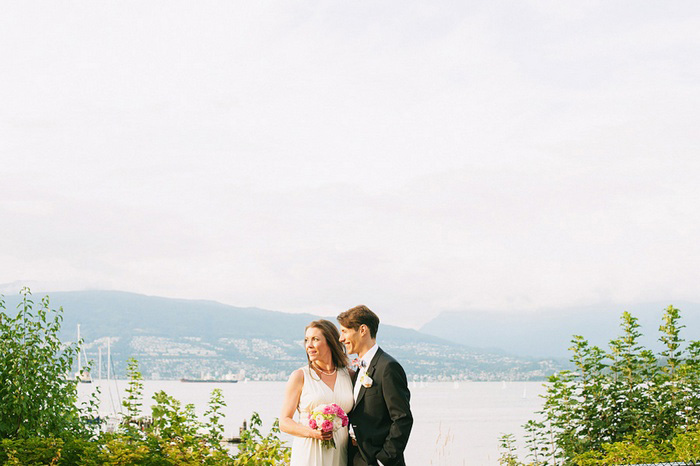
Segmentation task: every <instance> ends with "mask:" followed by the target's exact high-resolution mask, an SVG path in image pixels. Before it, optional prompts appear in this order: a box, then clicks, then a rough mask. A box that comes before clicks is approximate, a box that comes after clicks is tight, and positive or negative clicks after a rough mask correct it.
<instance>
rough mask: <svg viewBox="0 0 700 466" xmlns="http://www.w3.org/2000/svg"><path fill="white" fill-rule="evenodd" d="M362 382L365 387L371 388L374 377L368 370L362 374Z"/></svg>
mask: <svg viewBox="0 0 700 466" xmlns="http://www.w3.org/2000/svg"><path fill="white" fill-rule="evenodd" d="M360 383H361V384H362V386H363V387H365V388H369V387H371V386H372V378H371V377H370V376H369V375H367V372H365V373H363V374H362V375H360Z"/></svg>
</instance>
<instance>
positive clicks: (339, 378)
mask: <svg viewBox="0 0 700 466" xmlns="http://www.w3.org/2000/svg"><path fill="white" fill-rule="evenodd" d="M304 347H305V349H306V357H307V360H308V361H309V363H308V365H306V366H303V367H301V368H300V369H297V370H295V371H294V372H292V375H290V376H289V381H288V382H287V388H286V389H285V395H284V401H283V403H282V413H281V414H280V430H282V431H283V432H286V433H288V434H291V435H293V436H294V441H293V443H292V459H291V462H290V463H289V464H290V466H346V465H347V462H348V458H347V448H348V428H347V427H341V428H339V429H338V430H337V431H335V432H323V433H322V432H321V431H319V430H315V429H312V428H311V427H309V426H308V416H309V413H310V412H311V411H312V410H313V409H314V408H315V407H316V406H318V405H321V404H328V403H335V404H337V405H338V406H340V407H341V408H342V409H343V411H345V412H346V413H348V412H350V410H351V409H352V405H353V401H354V397H353V387H352V381H351V378H350V373H349V371H348V368H347V365H348V357H347V355H346V354H345V347H344V346H343V345H342V344H341V343H340V333H339V332H338V329H337V328H336V326H335V325H334V324H333V323H332V322H330V321H327V320H315V321H313V322H311V323H310V324H309V325H307V326H306V333H305V337H304ZM295 412H298V417H297V420H296V421H295V420H294V413H295ZM331 438H333V440H334V441H335V445H336V448H332V447H331V448H326V447H323V446H321V440H330V439H331Z"/></svg>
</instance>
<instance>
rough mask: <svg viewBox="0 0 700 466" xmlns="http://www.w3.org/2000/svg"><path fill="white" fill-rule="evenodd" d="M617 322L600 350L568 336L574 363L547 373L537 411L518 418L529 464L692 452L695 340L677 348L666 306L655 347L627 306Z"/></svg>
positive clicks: (698, 367)
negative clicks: (645, 343) (617, 331)
mask: <svg viewBox="0 0 700 466" xmlns="http://www.w3.org/2000/svg"><path fill="white" fill-rule="evenodd" d="M621 328H622V335H621V336H620V337H619V338H616V339H614V340H612V341H610V343H609V346H608V350H607V351H605V350H603V349H601V348H599V347H597V346H591V345H590V344H589V343H588V341H586V340H585V339H584V338H583V337H582V336H574V337H573V340H572V347H571V348H570V350H571V351H572V353H573V356H572V358H571V362H572V363H573V364H574V366H575V369H574V370H570V371H569V370H567V371H561V372H559V373H558V374H555V375H553V376H552V377H550V379H549V384H548V385H547V394H546V395H545V396H544V399H545V402H544V406H543V409H542V411H540V412H539V414H540V416H541V419H539V420H537V421H535V420H533V421H530V422H528V423H527V424H526V425H525V426H524V427H525V429H526V431H527V435H526V437H527V439H528V442H527V443H528V450H529V457H530V458H531V459H533V460H534V463H532V464H537V465H558V464H581V465H584V464H586V465H587V464H621V463H635V462H639V463H648V462H653V461H662V460H664V461H671V460H677V459H680V458H681V457H682V458H697V457H700V455H699V454H698V449H699V448H700V447H697V445H698V442H697V440H698V434H697V432H698V431H697V427H696V426H699V425H700V396H699V394H700V342H697V341H695V342H690V344H688V345H687V347H685V348H684V346H683V343H684V340H683V339H681V337H680V331H681V329H682V328H683V326H682V325H680V311H679V310H678V309H676V308H674V307H673V306H669V307H668V308H667V309H666V310H665V312H664V314H663V318H662V324H661V326H660V327H659V331H660V332H661V335H660V338H659V341H661V342H662V343H663V345H664V346H663V348H664V349H663V350H662V351H661V352H660V353H659V354H658V355H655V354H654V353H653V352H652V351H650V350H648V349H645V348H643V347H642V346H641V345H640V344H639V337H640V336H641V333H640V332H639V324H638V322H637V319H636V318H635V317H633V316H632V315H631V314H629V313H627V312H625V313H623V314H622V319H621ZM694 442H695V443H694ZM502 464H503V463H502Z"/></svg>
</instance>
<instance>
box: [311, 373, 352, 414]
mask: <svg viewBox="0 0 700 466" xmlns="http://www.w3.org/2000/svg"><path fill="white" fill-rule="evenodd" d="M301 370H302V372H303V373H304V387H303V388H302V390H301V397H300V398H299V407H298V411H299V422H305V421H306V420H308V413H310V412H311V411H312V410H313V409H314V408H315V407H316V406H318V405H322V404H330V403H335V404H337V405H338V406H340V407H341V408H342V409H343V411H345V413H346V414H347V413H349V412H350V410H351V409H352V405H353V403H354V397H353V394H352V380H351V379H350V374H349V373H348V370H347V368H341V369H338V375H337V377H336V379H335V387H333V389H332V390H331V388H330V387H329V386H328V385H326V383H325V382H323V380H321V378H320V377H319V376H318V374H316V372H314V371H313V369H311V368H310V367H309V366H304V367H302V368H301Z"/></svg>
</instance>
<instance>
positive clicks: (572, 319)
mask: <svg viewBox="0 0 700 466" xmlns="http://www.w3.org/2000/svg"><path fill="white" fill-rule="evenodd" d="M671 304H672V305H673V306H674V307H675V308H678V309H679V310H680V311H681V320H680V323H681V325H684V326H685V328H683V329H682V330H681V336H682V337H683V338H684V339H685V340H686V341H689V340H700V304H698V303H693V302H686V301H677V302H673V303H670V302H666V303H664V302H642V303H629V304H625V305H620V304H612V303H608V304H599V305H592V306H584V307H568V308H559V309H544V310H540V311H537V312H521V313H495V312H488V311H481V310H469V311H463V312H445V313H442V314H440V315H439V316H437V317H436V318H434V319H433V320H431V321H430V322H428V323H427V324H425V325H423V326H422V327H421V328H420V331H421V332H422V333H425V334H429V335H434V336H437V337H440V338H444V339H446V340H449V341H453V342H459V343H462V344H468V345H470V346H475V347H481V348H497V349H498V350H499V351H505V352H507V353H510V354H516V355H518V356H521V357H535V358H568V356H569V355H568V348H569V347H570V346H571V344H570V342H571V339H572V336H573V335H581V336H583V337H584V338H585V339H587V340H588V341H589V342H590V343H591V344H593V345H598V346H600V347H601V348H603V347H607V343H608V342H609V341H610V340H611V339H613V338H616V337H618V336H619V335H620V318H621V316H622V313H623V312H624V311H628V312H629V313H630V314H632V315H633V316H634V317H636V318H638V323H639V324H640V328H639V331H640V332H641V333H642V337H641V338H640V342H641V343H642V344H643V345H644V346H645V347H647V348H649V349H652V350H654V351H656V352H658V351H659V350H660V349H661V344H660V343H659V341H658V337H659V331H658V330H659V326H660V325H661V324H662V321H661V319H662V316H663V313H664V310H665V309H666V308H667V307H668V306H669V305H671Z"/></svg>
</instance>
